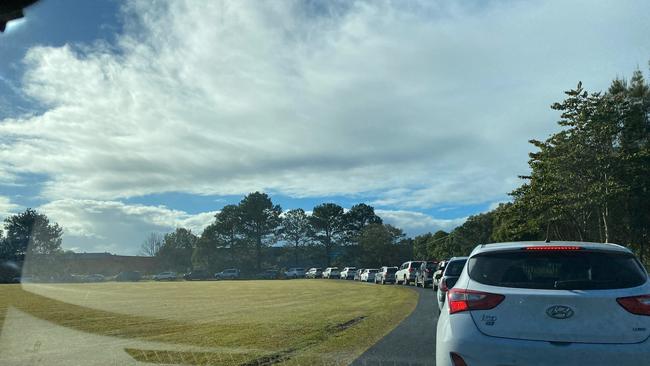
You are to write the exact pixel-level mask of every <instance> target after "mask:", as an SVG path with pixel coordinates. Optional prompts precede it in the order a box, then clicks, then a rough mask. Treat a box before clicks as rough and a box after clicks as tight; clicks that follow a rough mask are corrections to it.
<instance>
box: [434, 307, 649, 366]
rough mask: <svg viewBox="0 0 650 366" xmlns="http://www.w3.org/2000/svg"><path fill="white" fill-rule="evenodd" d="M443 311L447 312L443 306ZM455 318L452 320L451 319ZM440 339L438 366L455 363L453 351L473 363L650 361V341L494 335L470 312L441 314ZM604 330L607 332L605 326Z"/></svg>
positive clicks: (624, 365)
mask: <svg viewBox="0 0 650 366" xmlns="http://www.w3.org/2000/svg"><path fill="white" fill-rule="evenodd" d="M442 312H443V313H445V312H447V308H446V307H443V309H442ZM449 320H451V321H449ZM439 322H440V323H439V324H438V332H437V340H436V365H437V366H447V365H452V363H451V359H450V357H449V353H450V352H455V353H457V354H459V355H460V356H461V357H462V358H463V359H464V360H465V362H466V363H467V364H468V365H470V366H488V365H489V366H494V365H500V366H523V365H525V366H544V365H553V366H572V365H590V366H596V365H603V366H604V365H617V366H628V365H630V366H632V365H634V366H636V365H645V364H647V363H648V360H650V341H648V340H646V341H645V342H642V343H636V344H590V343H571V344H566V345H554V344H551V343H549V342H544V341H526V340H516V339H507V338H498V337H490V336H486V335H484V334H483V333H481V332H480V331H479V330H478V328H476V325H475V324H474V322H473V320H472V319H471V316H470V314H468V313H467V314H454V315H452V316H451V319H449V315H448V314H441V316H440V320H439ZM603 331H607V330H605V329H603Z"/></svg>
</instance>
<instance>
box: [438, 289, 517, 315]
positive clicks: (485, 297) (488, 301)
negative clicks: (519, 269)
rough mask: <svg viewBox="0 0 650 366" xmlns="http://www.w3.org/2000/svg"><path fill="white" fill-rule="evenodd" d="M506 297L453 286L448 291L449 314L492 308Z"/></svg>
mask: <svg viewBox="0 0 650 366" xmlns="http://www.w3.org/2000/svg"><path fill="white" fill-rule="evenodd" d="M505 298H506V297H505V296H503V295H499V294H491V293H488V292H481V291H473V290H464V289H459V288H452V289H451V290H449V291H448V292H447V301H448V303H449V314H455V313H460V312H462V311H468V310H490V309H494V308H495V307H496V306H497V305H499V304H500V303H501V302H502V301H503V300H504V299H505Z"/></svg>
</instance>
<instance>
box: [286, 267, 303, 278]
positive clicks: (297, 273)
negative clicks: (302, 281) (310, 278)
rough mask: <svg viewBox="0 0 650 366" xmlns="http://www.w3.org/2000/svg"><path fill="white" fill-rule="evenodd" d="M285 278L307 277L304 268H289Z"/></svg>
mask: <svg viewBox="0 0 650 366" xmlns="http://www.w3.org/2000/svg"><path fill="white" fill-rule="evenodd" d="M284 277H286V278H303V277H305V269H304V268H298V267H295V268H289V269H288V270H286V271H285V272H284Z"/></svg>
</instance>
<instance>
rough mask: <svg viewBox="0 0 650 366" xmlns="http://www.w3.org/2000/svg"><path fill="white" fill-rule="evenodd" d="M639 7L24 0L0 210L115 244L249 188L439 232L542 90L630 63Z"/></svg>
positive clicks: (74, 236)
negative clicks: (361, 207)
mask: <svg viewBox="0 0 650 366" xmlns="http://www.w3.org/2000/svg"><path fill="white" fill-rule="evenodd" d="M560 10H561V11H560ZM649 10H650V4H648V3H647V2H644V1H621V2H615V3H606V2H591V1H571V2H565V1H541V2H535V3H528V2H517V1H491V2H458V3H454V2H447V1H418V0H412V1H400V2H391V1H385V2H384V1H373V2H367V1H354V2H353V1H341V2H322V1H285V2H257V1H211V2H202V1H190V0H188V1H181V0H179V1H174V2H160V3H151V2H146V1H127V2H123V1H118V0H107V1H73V0H62V1H52V0H50V1H48V0H44V1H41V2H40V3H39V4H37V5H35V6H33V7H31V8H28V9H27V10H26V18H25V19H24V20H22V21H19V22H17V23H14V24H10V26H9V28H8V30H7V31H6V32H5V33H4V34H1V35H0V55H1V57H0V216H7V215H10V214H12V213H15V212H19V211H20V210H23V209H25V208H26V207H35V208H37V209H39V210H40V211H43V212H45V213H47V214H48V215H49V216H50V217H51V218H52V219H53V220H55V221H57V222H59V223H60V224H61V225H62V226H63V227H64V228H65V237H64V247H66V248H71V249H74V250H78V251H110V252H115V253H123V254H135V253H137V251H138V248H139V246H140V243H141V242H142V240H143V239H144V237H145V236H146V235H147V234H148V233H149V232H151V231H158V232H166V231H170V230H173V228H175V227H178V226H186V227H189V228H191V229H192V230H194V231H195V232H198V233H200V231H201V230H202V228H203V227H204V226H205V225H206V224H207V223H209V222H210V221H211V220H212V218H213V215H214V214H215V213H216V212H217V211H218V210H219V209H220V208H221V207H223V206H224V205H226V204H231V203H237V202H238V201H239V200H240V199H241V198H242V196H243V195H245V194H246V193H248V192H251V191H255V190H263V191H266V192H268V193H269V194H270V195H271V196H272V198H273V200H274V202H276V203H278V204H280V205H281V206H282V207H283V208H284V209H291V208H297V207H301V208H304V209H306V210H310V209H311V208H313V207H314V206H315V205H317V204H319V203H322V202H336V203H338V204H340V205H342V206H343V207H350V206H352V205H353V204H355V203H358V202H366V203H369V204H371V205H373V206H374V207H375V208H376V209H377V211H378V212H379V213H380V215H381V216H382V217H383V218H384V220H385V221H386V222H389V223H392V224H394V225H397V226H400V227H402V228H403V229H404V230H405V231H406V232H407V233H408V234H409V235H417V234H421V233H424V232H427V231H435V230H438V229H444V230H451V229H453V227H455V226H457V225H459V224H461V223H462V222H463V221H464V220H465V218H466V217H467V216H469V215H472V214H476V213H480V212H485V211H487V210H489V209H490V208H492V207H494V206H495V205H497V204H498V203H499V202H503V201H506V200H507V199H508V197H507V192H509V191H510V190H512V189H513V188H515V187H516V186H517V185H518V184H520V181H519V180H518V179H517V176H518V175H521V174H525V173H526V172H527V165H526V162H527V159H528V157H527V153H528V151H530V146H529V145H528V143H527V141H528V140H529V139H531V138H544V137H545V136H547V135H548V134H550V133H551V132H552V131H554V130H556V128H557V127H556V125H555V121H556V120H557V119H558V117H559V116H557V115H556V114H555V113H554V112H553V111H551V110H550V108H549V105H550V104H551V103H553V102H555V101H557V100H560V99H561V98H562V96H563V94H562V91H563V90H567V89H569V88H571V87H573V86H575V84H576V83H577V81H578V80H582V81H583V83H584V84H585V86H586V87H587V88H588V89H590V90H600V89H604V88H606V87H607V84H608V83H609V81H610V80H611V78H613V77H615V76H625V75H629V74H630V73H631V72H632V71H633V70H634V69H635V68H637V67H641V68H643V67H645V65H646V64H647V60H648V59H649V58H650V42H648V40H647V34H650V25H649V24H648V22H647V19H645V14H648V11H649ZM603 24H607V26H606V27H604V26H603Z"/></svg>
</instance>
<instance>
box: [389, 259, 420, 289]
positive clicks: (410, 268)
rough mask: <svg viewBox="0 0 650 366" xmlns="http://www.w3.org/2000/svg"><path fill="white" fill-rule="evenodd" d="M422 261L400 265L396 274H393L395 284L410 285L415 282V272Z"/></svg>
mask: <svg viewBox="0 0 650 366" xmlns="http://www.w3.org/2000/svg"><path fill="white" fill-rule="evenodd" d="M422 262H423V261H408V262H404V263H402V265H401V266H400V267H399V270H398V271H397V273H395V284H396V285H399V284H402V285H410V284H411V282H415V271H417V269H418V268H420V265H421V264H422Z"/></svg>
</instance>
